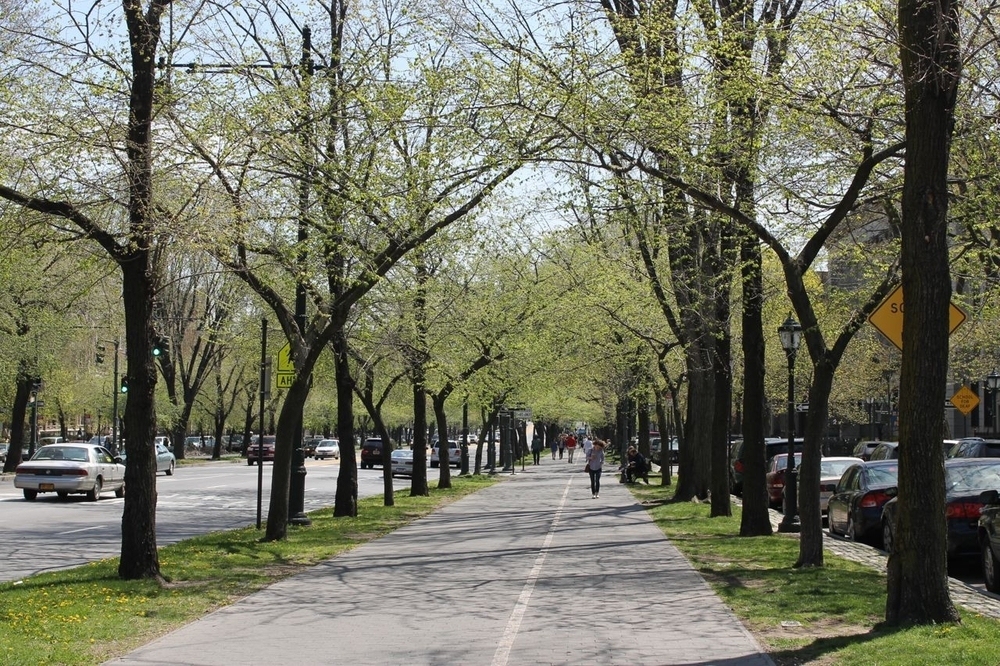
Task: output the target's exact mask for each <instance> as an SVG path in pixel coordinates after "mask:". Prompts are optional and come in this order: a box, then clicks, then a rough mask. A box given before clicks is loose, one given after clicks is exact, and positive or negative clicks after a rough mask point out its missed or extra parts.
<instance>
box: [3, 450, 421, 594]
mask: <svg viewBox="0 0 1000 666" xmlns="http://www.w3.org/2000/svg"><path fill="white" fill-rule="evenodd" d="M306 470H307V474H306V491H305V510H306V511H307V512H308V511H312V510H315V509H319V508H323V507H327V506H332V505H333V503H334V495H335V493H336V488H337V474H338V472H339V470H340V463H339V462H337V461H333V460H326V461H316V460H309V461H307V463H306ZM436 471H437V470H428V472H429V478H431V479H433V478H435V476H434V474H433V473H432V472H436ZM263 477H264V478H263V481H264V482H263V495H262V497H263V499H262V514H263V517H264V520H266V516H267V505H268V500H269V497H270V486H271V465H270V464H269V463H265V465H264V475H263ZM156 486H157V494H158V498H157V504H156V540H157V544H158V545H161V546H163V545H167V544H170V543H176V542H178V541H182V540H184V539H188V538H190V537H193V536H197V535H199V534H205V533H208V532H216V531H220V530H228V529H235V528H239V527H246V526H247V525H253V524H255V523H256V521H257V467H256V466H253V467H251V466H248V465H247V464H246V462H245V461H242V460H241V461H239V462H228V461H227V462H216V463H208V464H204V465H184V466H181V467H178V468H177V471H176V472H175V474H174V475H173V476H165V475H164V474H158V475H157V476H156ZM394 486H395V488H396V490H397V491H399V490H402V489H407V488H409V479H396V480H395V483H394ZM382 489H383V479H382V470H381V469H371V470H360V469H359V470H358V495H359V496H360V497H367V496H370V495H379V494H381V493H382ZM124 503H125V500H124V499H116V498H115V496H114V493H111V492H106V493H104V495H103V496H102V499H101V500H100V501H98V502H88V501H86V499H85V498H84V496H83V495H71V496H70V497H69V498H68V499H66V500H60V499H59V498H58V497H57V496H56V495H55V494H53V493H45V494H42V495H39V496H38V499H37V500H35V501H34V502H27V501H25V500H24V496H23V494H22V492H21V491H20V490H18V489H16V488H14V475H13V474H8V475H4V476H3V477H0V582H6V581H11V580H19V579H21V578H24V577H26V576H31V575H33V574H37V573H41V572H44V571H53V570H57V569H65V568H69V567H75V566H79V565H81V564H86V563H87V562H91V561H94V560H99V559H103V558H106V557H117V556H118V555H120V554H121V516H122V508H123V506H124Z"/></svg>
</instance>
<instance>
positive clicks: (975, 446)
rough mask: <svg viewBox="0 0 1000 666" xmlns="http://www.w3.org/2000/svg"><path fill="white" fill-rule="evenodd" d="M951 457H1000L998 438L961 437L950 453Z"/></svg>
mask: <svg viewBox="0 0 1000 666" xmlns="http://www.w3.org/2000/svg"><path fill="white" fill-rule="evenodd" d="M951 457H952V458H1000V439H971V438H970V439H963V440H960V441H959V442H958V445H957V446H956V447H955V450H954V451H952V453H951Z"/></svg>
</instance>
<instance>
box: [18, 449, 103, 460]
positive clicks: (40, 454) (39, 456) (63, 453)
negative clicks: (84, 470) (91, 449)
mask: <svg viewBox="0 0 1000 666" xmlns="http://www.w3.org/2000/svg"><path fill="white" fill-rule="evenodd" d="M88 458H89V457H88V456H87V449H84V448H80V447H78V446H43V447H42V448H40V449H38V451H36V452H35V457H34V458H32V460H72V461H74V462H87V460H88Z"/></svg>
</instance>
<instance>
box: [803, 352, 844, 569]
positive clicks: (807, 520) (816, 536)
mask: <svg viewBox="0 0 1000 666" xmlns="http://www.w3.org/2000/svg"><path fill="white" fill-rule="evenodd" d="M835 370H836V366H835V365H834V364H832V363H831V362H830V360H829V358H827V356H826V355H824V356H823V357H822V358H821V359H820V360H819V361H818V362H815V363H813V379H812V384H811V385H810V386H809V414H808V416H807V417H806V432H805V437H804V444H803V447H802V462H801V464H800V465H799V473H798V477H799V479H798V481H799V484H798V485H799V487H798V491H797V497H798V504H799V507H800V508H799V524H800V529H799V559H798V561H796V563H795V566H797V567H821V566H823V517H822V509H821V507H820V505H819V478H820V471H819V470H820V458H822V457H823V450H822V446H823V437H824V436H825V434H826V421H827V413H828V410H829V402H830V391H831V390H832V387H833V375H834V371H835Z"/></svg>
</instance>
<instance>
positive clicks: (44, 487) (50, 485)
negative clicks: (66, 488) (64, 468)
mask: <svg viewBox="0 0 1000 666" xmlns="http://www.w3.org/2000/svg"><path fill="white" fill-rule="evenodd" d="M38 489H39V490H40V491H42V492H45V491H46V490H47V491H50V492H51V491H53V490H55V489H56V486H55V484H54V483H39V484H38Z"/></svg>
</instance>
